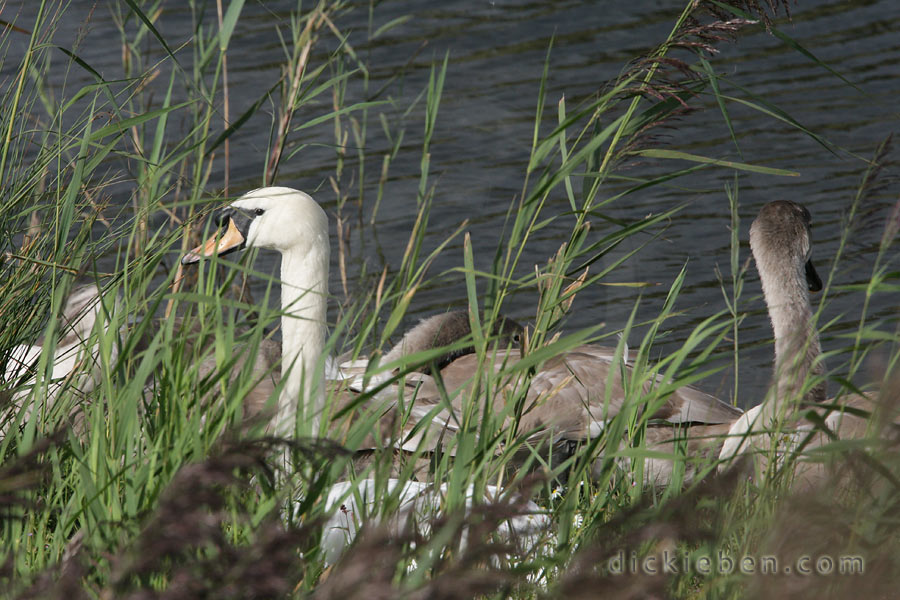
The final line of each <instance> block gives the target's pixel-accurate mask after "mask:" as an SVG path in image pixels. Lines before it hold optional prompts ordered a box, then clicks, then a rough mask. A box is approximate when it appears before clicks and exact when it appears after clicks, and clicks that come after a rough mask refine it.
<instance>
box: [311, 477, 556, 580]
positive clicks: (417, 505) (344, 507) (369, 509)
mask: <svg viewBox="0 0 900 600" xmlns="http://www.w3.org/2000/svg"><path fill="white" fill-rule="evenodd" d="M385 483H386V486H385V488H386V489H385V490H384V493H385V495H386V496H393V495H396V500H397V506H398V508H397V511H396V512H393V513H391V515H390V517H389V518H388V519H387V520H386V521H383V520H381V519H380V518H378V517H377V515H373V512H374V511H375V510H376V507H377V506H379V505H380V503H379V502H377V495H378V490H377V489H376V486H375V481H374V480H372V479H363V480H360V481H358V482H352V481H342V482H339V483H337V484H335V485H334V486H332V487H331V489H330V490H329V492H328V499H327V501H326V503H327V506H328V509H327V513H328V514H330V515H331V516H330V517H329V518H328V520H327V521H326V523H325V527H324V530H323V533H322V542H321V544H322V550H323V552H324V554H325V561H326V563H328V564H333V563H334V562H336V561H337V559H338V558H339V557H340V556H341V554H343V552H344V551H345V550H346V549H347V547H348V546H349V545H350V544H351V543H352V542H353V540H354V539H355V538H356V536H357V534H358V533H359V529H360V527H361V526H362V524H363V522H367V523H372V522H373V521H374V522H375V523H382V524H386V525H388V526H389V527H390V530H391V532H392V533H394V534H396V535H400V534H402V532H403V531H404V529H405V527H407V526H408V524H409V523H410V521H412V522H414V523H415V524H416V526H417V527H418V533H419V534H420V535H422V536H424V537H426V538H429V537H431V535H432V530H431V527H432V524H433V523H434V522H435V520H437V519H438V518H439V517H440V515H441V513H442V508H443V505H444V498H445V496H446V494H447V484H446V483H444V484H441V485H440V486H435V485H434V484H430V483H422V482H418V481H400V480H398V479H389V480H387V482H385ZM398 487H399V488H400V489H399V490H398ZM501 493H502V492H501V490H500V489H499V488H497V486H494V485H486V486H485V498H484V499H483V500H482V503H483V504H490V503H491V502H492V501H496V499H498V498H500V496H501ZM474 499H475V491H474V486H473V485H469V486H468V487H467V488H466V505H465V508H466V511H467V512H468V511H470V510H471V509H472V507H473V505H474ZM515 504H517V505H518V507H517V510H516V511H515V512H516V514H515V516H513V517H511V518H509V519H507V520H505V521H503V522H502V523H501V524H500V525H499V527H498V528H497V530H496V533H497V534H498V535H499V537H500V539H501V540H502V541H503V542H504V543H508V544H509V543H515V544H517V546H518V547H519V548H520V549H523V550H524V553H527V552H528V550H529V549H531V548H533V547H534V546H535V545H536V544H538V543H539V542H540V541H541V539H542V536H541V533H543V532H546V531H547V529H548V528H549V525H550V518H549V517H548V516H547V514H546V511H543V510H541V509H540V508H539V507H538V506H537V505H536V504H535V503H534V502H531V501H530V500H529V501H526V502H524V503H522V502H521V499H519V501H518V502H516V503H515ZM467 537H468V531H467V530H464V531H463V539H462V544H463V546H465V545H466V543H467ZM524 553H519V554H520V555H524Z"/></svg>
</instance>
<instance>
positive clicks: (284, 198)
mask: <svg viewBox="0 0 900 600" xmlns="http://www.w3.org/2000/svg"><path fill="white" fill-rule="evenodd" d="M215 222H216V224H217V225H218V226H219V231H218V232H217V234H216V235H215V236H213V237H211V238H210V239H209V240H207V241H206V243H204V244H203V245H201V246H198V247H197V248H195V249H194V250H192V251H191V252H189V253H187V254H186V255H185V256H184V258H182V259H181V262H182V264H190V263H195V262H197V261H198V260H200V258H201V257H204V256H212V255H214V254H217V255H220V256H221V255H224V254H229V253H231V252H235V251H238V250H241V249H243V248H245V247H256V248H269V249H272V250H277V251H279V252H281V253H288V252H291V253H294V252H296V253H300V254H305V253H307V252H309V251H310V250H312V249H314V248H326V249H327V248H328V217H327V216H326V215H325V211H323V210H322V207H320V206H319V204H318V203H317V202H316V201H315V200H313V199H312V198H311V197H310V196H309V195H308V194H306V193H304V192H301V191H299V190H295V189H292V188H286V187H264V188H259V189H256V190H253V191H251V192H247V193H246V194H244V195H243V196H241V197H240V198H238V199H237V200H235V201H234V202H232V203H231V204H230V205H229V206H227V207H226V208H224V209H222V210H221V211H220V212H219V213H218V214H217V215H216V217H215Z"/></svg>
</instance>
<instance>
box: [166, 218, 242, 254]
mask: <svg viewBox="0 0 900 600" xmlns="http://www.w3.org/2000/svg"><path fill="white" fill-rule="evenodd" d="M244 241H245V240H244V236H243V235H242V234H241V232H240V231H238V228H237V225H235V224H234V219H231V218H229V219H228V227H227V228H226V229H225V233H224V234H222V235H221V236H220V235H219V233H218V232H216V234H215V235H213V236H212V237H211V238H209V239H208V240H206V241H205V242H204V243H202V244H201V245H199V246H197V247H196V248H194V249H193V250H191V251H190V252H188V253H187V254H185V255H184V257H183V258H182V259H181V264H183V265H190V264H193V263H195V262H198V261H199V260H200V259H201V258H204V257H207V256H217V255H222V254H225V253H227V252H229V251H231V250H236V249H238V248H240V247H241V246H243V244H244Z"/></svg>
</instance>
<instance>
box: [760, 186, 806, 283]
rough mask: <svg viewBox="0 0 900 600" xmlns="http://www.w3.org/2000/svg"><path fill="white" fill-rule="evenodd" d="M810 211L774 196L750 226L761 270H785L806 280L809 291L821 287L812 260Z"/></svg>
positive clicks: (763, 271)
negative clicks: (789, 268)
mask: <svg viewBox="0 0 900 600" xmlns="http://www.w3.org/2000/svg"><path fill="white" fill-rule="evenodd" d="M811 222H812V217H811V216H810V214H809V211H808V210H806V208H805V207H804V206H802V205H800V204H797V203H796V202H791V201H790V200H775V201H774V202H769V203H768V204H766V205H765V206H763V207H762V209H760V211H759V215H758V216H757V217H756V219H755V220H754V221H753V224H752V225H751V226H750V248H751V249H752V251H753V258H754V260H756V264H757V266H758V269H759V271H760V273H783V272H784V271H785V268H786V265H790V267H791V272H789V273H786V274H785V275H786V276H787V277H788V278H789V279H790V280H797V281H803V280H804V279H805V280H806V284H807V287H808V288H809V291H812V292H818V291H819V290H821V289H822V280H821V279H820V278H819V274H818V273H816V269H815V267H814V266H813V263H812V260H811V258H810V257H811V254H812V246H811V243H810V223H811Z"/></svg>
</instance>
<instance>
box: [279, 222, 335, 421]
mask: <svg viewBox="0 0 900 600" xmlns="http://www.w3.org/2000/svg"><path fill="white" fill-rule="evenodd" d="M321 241H322V243H318V244H311V246H312V249H311V250H310V249H307V250H306V251H305V252H302V253H301V252H292V251H285V252H283V253H282V258H281V281H282V284H281V308H282V316H281V336H282V342H281V343H282V357H281V360H282V364H281V369H282V375H283V384H284V386H283V388H282V391H281V395H280V397H279V401H278V414H277V415H276V435H284V436H293V434H294V431H295V424H297V422H298V419H297V411H298V407H302V409H303V411H302V415H301V416H302V418H301V419H300V423H299V429H300V432H301V433H302V434H304V435H316V434H317V432H318V430H319V427H318V425H319V420H320V418H321V415H322V411H323V410H324V406H325V387H324V383H325V382H324V373H323V372H322V368H323V365H324V362H323V361H322V354H323V352H324V348H325V331H326V312H327V304H328V261H329V247H328V239H327V237H326V239H324V240H321Z"/></svg>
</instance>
